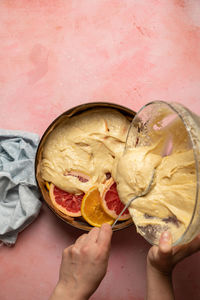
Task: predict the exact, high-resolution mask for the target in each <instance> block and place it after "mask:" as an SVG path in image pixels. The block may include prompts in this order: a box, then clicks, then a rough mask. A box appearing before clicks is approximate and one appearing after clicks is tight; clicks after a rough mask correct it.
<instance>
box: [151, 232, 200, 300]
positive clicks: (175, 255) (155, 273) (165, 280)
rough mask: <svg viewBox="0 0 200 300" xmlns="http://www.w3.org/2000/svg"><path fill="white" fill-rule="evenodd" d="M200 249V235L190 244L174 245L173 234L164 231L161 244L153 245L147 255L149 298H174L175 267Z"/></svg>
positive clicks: (153, 299) (166, 299)
mask: <svg viewBox="0 0 200 300" xmlns="http://www.w3.org/2000/svg"><path fill="white" fill-rule="evenodd" d="M199 250H200V235H198V236H197V237H196V238H195V239H194V240H193V241H192V242H190V243H189V244H186V245H182V246H176V247H172V238H171V234H170V233H169V232H164V233H163V234H162V235H161V238H160V241H159V246H153V247H151V249H150V250H149V253H148V256H147V300H160V299H162V300H174V291H173V284H172V276H171V275H172V271H173V268H174V267H175V265H176V264H177V263H178V262H180V261H181V260H183V259H184V258H185V257H187V256H190V255H192V254H193V253H195V252H197V251H199Z"/></svg>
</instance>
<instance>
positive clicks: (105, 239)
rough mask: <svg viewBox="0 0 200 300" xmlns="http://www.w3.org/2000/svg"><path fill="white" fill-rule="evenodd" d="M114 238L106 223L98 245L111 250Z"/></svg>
mask: <svg viewBox="0 0 200 300" xmlns="http://www.w3.org/2000/svg"><path fill="white" fill-rule="evenodd" d="M111 238H112V228H111V226H110V225H109V224H107V223H105V224H103V225H102V226H101V228H100V230H99V235H98V238H97V244H98V245H99V246H102V247H105V248H109V247H110V242H111Z"/></svg>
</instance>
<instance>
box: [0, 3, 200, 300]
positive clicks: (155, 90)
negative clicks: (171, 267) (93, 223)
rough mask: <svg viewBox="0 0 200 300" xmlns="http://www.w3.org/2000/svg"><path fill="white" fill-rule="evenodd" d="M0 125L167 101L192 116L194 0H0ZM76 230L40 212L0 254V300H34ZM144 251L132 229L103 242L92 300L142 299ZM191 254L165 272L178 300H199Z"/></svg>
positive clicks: (199, 91) (196, 43)
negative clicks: (82, 109) (104, 259)
mask: <svg viewBox="0 0 200 300" xmlns="http://www.w3.org/2000/svg"><path fill="white" fill-rule="evenodd" d="M0 25H1V26H0V40H1V47H0V104H1V115H0V116H1V117H0V127H2V128H8V129H22V130H27V131H34V132H36V133H38V134H40V135H41V134H42V133H43V132H44V130H45V129H46V127H47V126H48V125H49V123H50V122H51V121H52V120H53V119H54V118H55V117H57V116H58V115H59V114H60V113H62V112H63V111H65V110H67V109H68V108H70V107H72V106H75V105H78V104H80V103H84V102H89V101H110V102H115V103H119V104H123V105H126V106H128V107H130V108H132V109H133V110H135V111H137V110H138V109H139V108H140V107H141V106H142V105H143V104H145V103H147V102H149V101H152V100H158V99H159V100H165V101H177V102H180V103H182V104H185V105H186V106H187V107H189V108H190V109H191V110H193V111H195V112H196V113H198V114H200V105H199V95H200V2H199V1H196V0H187V1H186V0H185V1H184V0H171V1H162V0H148V1H144V0H140V1H137V0H124V1H119V0H111V1H105V0H95V1H92V0H84V1H83V0H80V1H76V0H68V1H63V0H40V1H39V0H37V1H28V0H1V1H0ZM80 234H81V231H78V230H75V229H73V228H71V227H69V226H67V225H65V224H64V223H62V222H61V221H60V220H57V218H56V217H55V216H54V215H53V214H52V213H51V212H50V211H49V210H48V209H47V208H46V207H43V209H42V211H41V214H40V216H39V217H38V219H37V220H36V221H35V222H34V223H33V224H32V225H31V226H29V228H27V229H26V230H24V232H23V233H21V234H20V235H19V239H18V241H17V244H16V246H15V247H14V248H11V249H9V248H6V247H3V248H1V249H0V299H1V300H10V299H15V300H25V299H29V300H43V299H47V298H48V296H49V294H50V292H51V291H52V289H53V287H54V285H55V283H56V280H57V276H58V269H59V263H60V258H61V252H62V250H63V248H64V247H66V246H68V245H70V244H71V243H72V242H73V241H74V240H75V238H76V237H78V236H79V235H80ZM148 249H149V245H148V244H147V243H146V242H145V241H144V240H143V239H142V237H140V236H139V235H137V234H136V232H135V228H134V227H133V226H132V227H130V228H128V229H126V230H123V231H121V232H116V233H115V234H114V237H113V243H112V250H111V257H110V261H109V268H108V273H107V275H106V277H105V279H104V280H103V282H102V284H101V286H100V287H99V289H98V290H97V292H96V294H95V295H94V296H93V297H92V299H93V300H97V299H98V300H104V299H106V300H112V299H113V300H115V299H117V300H123V299H128V300H142V299H144V297H145V259H146V254H147V251H148ZM199 277H200V254H195V255H194V256H193V257H191V258H188V259H187V260H185V261H184V262H182V263H181V264H180V265H179V266H178V267H177V269H176V271H175V274H174V281H175V290H176V295H177V298H176V299H178V300H186V299H187V300H188V299H190V300H195V299H199V298H200V284H199Z"/></svg>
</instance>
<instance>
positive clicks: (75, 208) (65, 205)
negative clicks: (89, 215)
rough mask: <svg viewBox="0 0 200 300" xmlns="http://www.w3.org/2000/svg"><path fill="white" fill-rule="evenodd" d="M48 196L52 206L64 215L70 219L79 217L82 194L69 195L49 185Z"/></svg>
mask: <svg viewBox="0 0 200 300" xmlns="http://www.w3.org/2000/svg"><path fill="white" fill-rule="evenodd" d="M49 195H50V198H51V201H52V203H53V205H54V206H55V207H56V208H57V209H59V210H60V211H62V212H63V213H64V214H66V215H68V216H71V217H80V216H81V202H82V198H83V196H84V194H79V195H75V194H70V193H68V192H66V191H63V190H61V189H59V188H58V187H57V186H55V185H54V184H53V183H51V184H50V189H49Z"/></svg>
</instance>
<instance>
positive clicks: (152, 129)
mask: <svg viewBox="0 0 200 300" xmlns="http://www.w3.org/2000/svg"><path fill="white" fill-rule="evenodd" d="M163 137H164V139H163V140H162V143H159V140H161V139H162V138H163ZM156 143H157V145H159V146H157V147H155V148H153V145H155V144H156ZM138 147H141V149H142V148H143V147H152V149H153V150H152V151H151V152H152V153H154V154H157V155H160V156H161V157H162V158H165V157H168V158H170V156H171V155H173V153H175V152H177V153H179V152H180V151H190V150H191V151H190V153H192V157H193V159H194V172H193V176H194V185H193V190H192V191H191V193H192V196H191V199H192V200H191V201H190V203H188V204H187V206H185V207H184V205H185V204H184V203H186V202H185V200H187V199H184V197H183V198H180V195H179V193H178V192H179V191H178V190H177V195H176V189H174V194H175V197H174V198H173V201H171V203H170V205H171V206H170V209H171V208H172V210H171V211H169V215H168V216H166V217H165V218H163V217H162V219H161V218H160V217H159V214H158V215H156V209H155V206H154V208H153V209H152V214H151V213H149V209H150V206H151V202H150V200H148V197H147V196H148V195H147V196H146V197H143V201H144V200H145V199H146V203H145V205H146V207H148V214H147V213H146V214H145V211H144V210H143V217H144V219H145V224H143V225H142V226H140V225H141V224H140V222H138V223H137V218H136V219H134V216H133V220H134V222H135V224H136V227H137V231H138V232H139V233H140V234H141V235H142V236H143V237H144V238H145V239H146V240H147V241H148V242H149V243H151V244H158V242H159V238H160V235H161V233H162V232H163V231H166V230H170V229H171V227H170V226H172V227H173V232H172V237H173V245H178V244H185V243H188V242H189V241H191V240H192V239H193V238H194V237H195V236H196V235H197V234H198V233H199V232H200V196H199V162H200V118H199V117H198V116H197V115H195V114H194V113H192V112H191V111H189V110H188V109H187V108H185V107H184V106H182V105H180V104H178V103H166V102H164V101H154V102H150V103H148V104H147V105H145V106H143V107H142V108H141V109H140V110H139V112H138V113H137V114H136V116H135V117H134V119H133V121H132V123H131V126H130V129H129V132H128V136H127V141H126V147H125V152H124V155H125V154H126V153H127V152H128V151H129V150H131V149H134V148H138ZM180 168H181V167H180ZM141 172H143V170H141ZM156 173H157V169H156ZM191 173H192V171H191ZM190 175H191V174H189V176H190ZM144 176H145V174H144ZM156 176H157V175H155V179H154V180H155V182H154V183H155V184H154V186H153V187H152V191H153V189H154V187H155V185H156V180H157V179H158V178H157V177H156ZM167 176H169V174H168V175H167V174H166V177H167ZM170 176H171V175H170ZM181 176H183V175H181ZM179 179H180V178H179ZM183 179H184V178H183ZM165 180H168V179H165ZM181 180H182V179H181ZM184 180H186V181H185V184H184V183H183V185H182V186H181V187H180V185H179V187H178V186H177V189H178V188H181V189H182V188H183V189H184V188H185V186H186V185H187V179H186V178H185V179H184ZM184 180H183V181H184ZM166 182H167V181H166ZM168 189H169V191H170V184H169V186H168ZM164 193H168V191H166V189H165V192H164ZM161 198H162V197H161ZM140 199H142V198H139V199H138V200H137V201H141V200H140ZM154 200H155V201H154V202H155V203H156V201H158V200H159V199H158V198H157V199H154ZM176 201H179V206H180V203H182V207H179V208H180V210H181V211H182V212H186V213H188V216H189V219H188V221H187V224H185V226H182V224H181V222H180V220H179V217H178V215H176V214H174V211H175V209H174V207H173V205H174V206H176ZM138 203H139V202H138ZM132 204H133V203H132ZM162 205H165V203H162ZM133 206H134V204H133ZM173 209H174V210H173ZM172 212H173V213H172ZM181 226H182V227H181ZM180 227H181V229H180Z"/></svg>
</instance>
